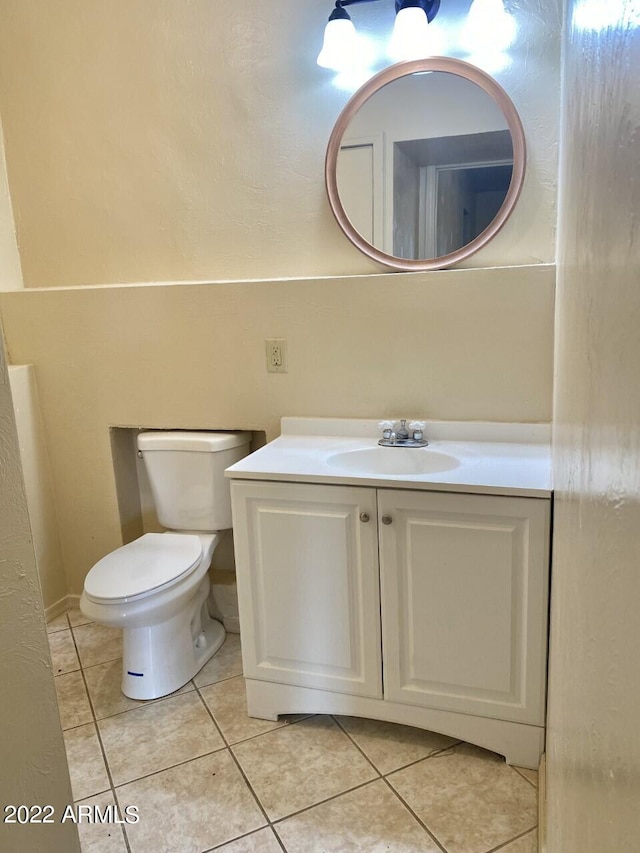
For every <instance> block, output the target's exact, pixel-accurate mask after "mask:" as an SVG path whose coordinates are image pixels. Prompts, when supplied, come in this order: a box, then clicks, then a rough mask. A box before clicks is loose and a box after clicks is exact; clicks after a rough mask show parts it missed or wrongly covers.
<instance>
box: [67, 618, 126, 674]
mask: <svg viewBox="0 0 640 853" xmlns="http://www.w3.org/2000/svg"><path fill="white" fill-rule="evenodd" d="M73 636H74V637H75V640H76V645H77V646H78V653H79V655H80V660H81V661H82V666H83V667H86V666H95V665H96V664H98V663H105V662H106V661H109V660H115V658H121V657H122V631H120V630H119V629H118V628H108V627H107V626H106V625H98V624H97V623H95V622H91V623H90V624H89V625H80V627H79V628H74V629H73Z"/></svg>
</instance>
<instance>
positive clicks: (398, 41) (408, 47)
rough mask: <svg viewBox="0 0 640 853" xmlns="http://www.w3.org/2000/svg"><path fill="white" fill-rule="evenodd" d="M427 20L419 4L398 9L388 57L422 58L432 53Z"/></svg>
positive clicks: (399, 59) (398, 59)
mask: <svg viewBox="0 0 640 853" xmlns="http://www.w3.org/2000/svg"><path fill="white" fill-rule="evenodd" d="M432 52H433V51H432V45H431V33H430V28H429V21H428V20H427V16H426V14H425V12H424V10H423V9H421V8H420V7H419V6H408V7H407V8H406V9H400V11H399V12H398V14H397V15H396V22H395V24H394V27H393V32H392V34H391V39H390V41H389V47H388V49H387V54H388V56H389V58H390V59H393V60H395V61H396V62H400V61H401V60H403V59H424V58H425V57H427V56H430V55H431V54H432Z"/></svg>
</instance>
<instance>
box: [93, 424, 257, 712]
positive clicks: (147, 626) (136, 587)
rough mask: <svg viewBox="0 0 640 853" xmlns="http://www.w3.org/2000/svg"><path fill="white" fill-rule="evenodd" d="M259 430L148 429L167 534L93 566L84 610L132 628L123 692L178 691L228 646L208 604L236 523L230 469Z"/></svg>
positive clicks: (145, 438) (150, 468) (147, 450)
mask: <svg viewBox="0 0 640 853" xmlns="http://www.w3.org/2000/svg"><path fill="white" fill-rule="evenodd" d="M249 441H250V433H190V432H184V433H182V432H153V433H150V432H145V433H140V435H139V436H138V449H139V453H140V454H141V455H142V458H143V460H144V462H145V466H146V468H147V472H148V474H149V480H150V484H151V488H152V492H153V495H154V501H155V503H156V509H157V511H158V516H159V519H160V521H161V523H163V524H165V525H167V526H169V524H171V523H172V522H173V523H175V522H176V521H178V522H180V524H181V525H184V526H183V527H182V529H177V528H176V526H173V527H172V528H171V529H169V530H167V531H166V532H164V533H146V534H144V535H143V536H141V537H140V538H138V539H136V540H134V541H133V542H130V543H129V544H127V545H123V546H122V547H120V548H117V549H116V550H115V551H112V552H111V553H110V554H107V555H106V556H105V557H103V558H102V559H101V560H99V561H98V562H97V563H96V564H95V566H93V568H92V569H91V570H90V571H89V573H88V575H87V577H86V578H85V582H84V590H83V593H82V596H81V598H80V609H81V610H82V612H83V613H84V614H85V616H87V617H88V618H89V619H92V620H93V621H95V622H97V623H100V624H102V625H108V626H110V627H112V628H120V629H122V631H123V672H122V692H123V693H124V694H125V696H129V697H130V698H131V699H157V698H159V697H160V696H166V695H167V694H168V693H173V692H174V691H175V690H178V689H179V688H180V687H182V686H183V685H184V684H186V683H187V682H188V681H190V680H191V679H192V678H193V677H194V675H196V673H197V672H198V671H199V670H200V669H201V668H202V667H203V666H204V665H205V663H206V662H207V661H208V660H209V659H210V658H211V657H212V656H213V655H214V654H215V653H216V651H218V649H219V648H220V646H221V645H222V643H223V642H224V639H225V630H224V628H223V626H222V625H221V624H220V623H219V622H217V621H216V620H215V619H212V618H211V616H210V615H209V611H208V608H207V599H208V596H209V590H210V588H211V584H210V580H209V575H208V569H209V567H210V565H211V559H212V557H213V553H214V551H215V549H216V546H217V545H218V542H219V541H220V538H221V537H220V532H219V531H220V530H223V529H225V528H227V527H230V526H231V519H230V501H231V499H230V495H229V486H228V483H227V482H226V481H225V480H224V469H225V468H226V467H228V466H229V465H231V464H233V462H235V461H237V460H238V459H241V458H242V457H243V456H246V455H247V453H248V451H249Z"/></svg>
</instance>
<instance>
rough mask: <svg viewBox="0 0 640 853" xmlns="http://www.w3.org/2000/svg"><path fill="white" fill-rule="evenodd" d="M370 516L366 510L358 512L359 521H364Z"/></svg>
mask: <svg viewBox="0 0 640 853" xmlns="http://www.w3.org/2000/svg"><path fill="white" fill-rule="evenodd" d="M370 518H371V516H370V515H369V513H368V512H361V513H360V521H365V522H366V521H369V519H370Z"/></svg>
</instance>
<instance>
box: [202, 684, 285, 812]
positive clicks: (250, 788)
mask: <svg viewBox="0 0 640 853" xmlns="http://www.w3.org/2000/svg"><path fill="white" fill-rule="evenodd" d="M195 690H196V693H197V694H198V696H199V697H200V701H201V702H202V704H203V705H204V707H205V709H206V711H207V713H208V714H209V716H210V717H211V721H212V722H213V725H214V726H215V727H216V729H217V730H218V732H219V734H220V737H221V738H222V742H223V743H224V745H225V746H226V748H227V749H228V751H229V755H230V756H231V758H232V760H233V762H234V763H235V765H236V767H237V768H238V771H239V772H240V775H241V776H242V778H243V779H244V782H245V784H246V785H247V787H248V788H249V790H250V791H251V794H252V796H253V798H254V799H255V801H256V803H257V804H258V808H259V809H260V811H261V812H262V815H263V817H264V819H265V820H266V821H267V824H269V825H271V821H270V820H269V815H268V814H267V812H266V810H265V808H264V807H263V805H262V803H261V802H260V798H259V797H258V795H257V794H256V792H255V791H254V789H253V785H252V784H251V783H250V782H249V779H248V778H247V774H246V773H245V772H244V770H243V769H242V766H241V764H240V762H239V761H238V759H237V758H236V756H235V755H234V753H233V750H232V749H231V747H230V745H229V741H228V740H227V738H226V737H225V736H224V732H223V731H222V728H221V727H220V726H219V725H218V721H217V720H216V718H215V717H214V716H213V712H212V711H211V708H209V706H208V705H207V703H206V702H205V700H204V697H203V696H202V694H201V693H200V690H199V688H198V687H196V688H195Z"/></svg>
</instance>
